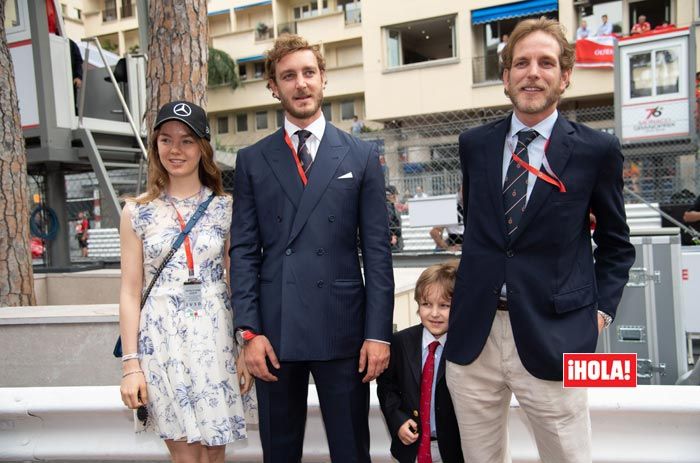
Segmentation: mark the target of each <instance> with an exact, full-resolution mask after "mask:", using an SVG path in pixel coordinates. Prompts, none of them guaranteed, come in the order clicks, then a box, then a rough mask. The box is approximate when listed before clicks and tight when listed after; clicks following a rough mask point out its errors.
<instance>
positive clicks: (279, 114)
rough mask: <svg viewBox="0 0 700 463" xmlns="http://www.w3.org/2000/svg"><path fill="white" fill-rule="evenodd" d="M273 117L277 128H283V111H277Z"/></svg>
mask: <svg viewBox="0 0 700 463" xmlns="http://www.w3.org/2000/svg"><path fill="white" fill-rule="evenodd" d="M275 117H276V118H277V128H280V127H284V111H283V110H282V109H278V110H277V113H276V114H275Z"/></svg>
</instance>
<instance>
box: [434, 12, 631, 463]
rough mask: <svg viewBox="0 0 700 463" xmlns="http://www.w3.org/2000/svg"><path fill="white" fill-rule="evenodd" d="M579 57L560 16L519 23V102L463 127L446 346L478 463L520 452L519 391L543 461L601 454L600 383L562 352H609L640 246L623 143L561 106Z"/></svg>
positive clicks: (512, 81) (513, 59)
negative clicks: (459, 237) (513, 411)
mask: <svg viewBox="0 0 700 463" xmlns="http://www.w3.org/2000/svg"><path fill="white" fill-rule="evenodd" d="M574 59H575V53H574V47H573V46H572V45H571V44H570V43H569V41H568V40H567V38H566V36H565V33H564V30H563V28H562V26H561V25H560V24H559V23H558V22H557V21H555V20H552V19H547V18H544V17H543V18H539V19H526V20H524V21H521V22H519V23H518V25H517V26H516V27H515V29H514V30H513V32H512V33H511V35H510V40H509V41H508V46H506V48H505V50H503V66H504V71H503V85H504V91H505V94H506V95H507V96H508V97H509V98H510V100H511V102H512V105H513V112H512V113H511V114H509V115H508V116H507V117H505V118H503V119H500V120H498V121H494V122H491V123H488V124H486V125H483V126H480V127H475V128H472V129H469V130H468V131H466V132H464V133H462V134H461V135H460V136H459V156H460V160H461V166H462V174H463V175H462V177H463V179H464V180H463V182H464V217H465V219H464V223H465V228H464V242H463V244H462V256H461V262H460V265H459V270H458V272H457V280H456V284H455V290H454V294H453V297H452V309H451V311H450V331H449V332H450V336H449V338H448V339H447V343H446V345H445V350H444V353H443V355H444V356H445V358H446V360H447V363H446V377H447V386H448V388H449V390H450V395H451V396H452V402H453V404H454V408H455V412H456V415H457V421H458V423H459V428H460V436H461V439H462V451H463V452H464V457H465V460H466V461H469V462H470V463H491V462H504V461H510V455H509V449H508V447H509V443H508V411H509V404H510V400H511V395H512V394H515V396H516V398H517V399H518V402H519V404H520V407H521V409H522V410H523V411H524V412H525V414H526V415H527V417H528V422H529V423H530V424H531V425H532V427H531V429H532V432H533V435H534V438H535V441H536V443H537V449H538V451H539V454H540V460H541V461H543V462H544V463H554V462H556V463H584V462H587V463H590V462H591V461H592V455H591V434H590V432H591V422H590V417H589V412H588V397H587V392H586V390H585V389H566V388H563V382H562V381H563V371H562V358H563V354H564V353H565V352H581V353H587V352H594V351H595V349H596V343H597V340H598V335H599V333H600V331H601V330H603V329H604V327H605V326H608V325H609V324H610V323H611V322H612V318H613V317H614V316H615V313H616V310H617V306H618V304H619V302H620V298H621V296H622V291H623V289H624V288H625V284H626V283H627V280H628V273H629V269H630V267H631V266H632V263H633V262H634V256H635V254H634V247H633V246H632V244H631V243H630V241H629V228H628V227H627V223H626V219H625V208H624V199H623V196H622V153H621V151H620V143H619V142H618V140H617V139H616V138H615V137H614V136H612V135H610V134H608V133H605V132H601V131H598V130H595V129H592V128H590V127H587V126H586V125H583V124H579V123H576V122H569V121H568V120H567V119H565V118H564V117H563V116H562V115H561V114H559V113H558V111H557V105H558V103H559V100H560V98H561V95H562V94H563V93H564V91H565V89H566V88H567V87H568V85H569V82H570V79H571V73H572V70H573V66H574ZM496 146H499V147H502V148H500V152H499V153H495V152H494V147H496ZM545 147H546V156H545ZM589 209H592V210H593V211H594V212H595V214H596V216H597V219H598V221H597V224H596V230H595V233H594V234H593V240H594V241H595V244H596V249H595V260H594V258H593V257H594V253H593V249H592V245H591V234H590V224H589Z"/></svg>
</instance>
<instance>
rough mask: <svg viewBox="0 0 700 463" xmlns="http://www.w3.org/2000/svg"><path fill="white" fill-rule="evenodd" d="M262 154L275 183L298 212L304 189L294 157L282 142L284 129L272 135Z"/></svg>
mask: <svg viewBox="0 0 700 463" xmlns="http://www.w3.org/2000/svg"><path fill="white" fill-rule="evenodd" d="M262 154H263V156H264V157H265V160H267V163H268V164H269V165H270V168H271V169H272V172H273V173H274V174H275V177H277V181H278V182H279V183H280V185H282V189H283V190H284V192H285V194H286V195H287V197H289V200H290V201H291V202H292V204H294V207H295V208H296V209H297V210H298V209H299V201H300V200H301V195H302V193H303V191H304V188H303V185H302V183H301V179H300V178H299V174H298V173H297V166H296V163H295V162H294V157H293V156H292V153H291V151H290V150H289V147H288V146H287V144H286V143H285V142H284V129H280V130H278V131H277V132H275V133H274V134H273V135H272V139H271V141H270V143H268V144H267V145H266V146H265V147H264V148H263V150H262Z"/></svg>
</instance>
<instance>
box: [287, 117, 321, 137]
mask: <svg viewBox="0 0 700 463" xmlns="http://www.w3.org/2000/svg"><path fill="white" fill-rule="evenodd" d="M304 129H305V130H308V131H309V132H311V134H312V135H313V136H314V137H316V139H318V141H321V139H322V138H323V133H324V132H325V131H326V118H325V116H324V115H323V113H321V115H320V116H319V118H318V119H316V120H315V121H313V122H312V123H311V124H309V125H308V126H307V127H305V128H304ZM284 130H285V131H286V132H287V135H289V138H292V135H294V134H295V133H296V132H297V130H301V127H297V126H296V125H294V124H292V123H291V122H289V119H287V118H286V117H285V118H284Z"/></svg>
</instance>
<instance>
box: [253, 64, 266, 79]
mask: <svg viewBox="0 0 700 463" xmlns="http://www.w3.org/2000/svg"><path fill="white" fill-rule="evenodd" d="M254 66H255V75H254V77H255V78H256V79H262V78H263V75H264V74H265V63H263V62H262V61H260V62H257V63H255V64H254Z"/></svg>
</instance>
